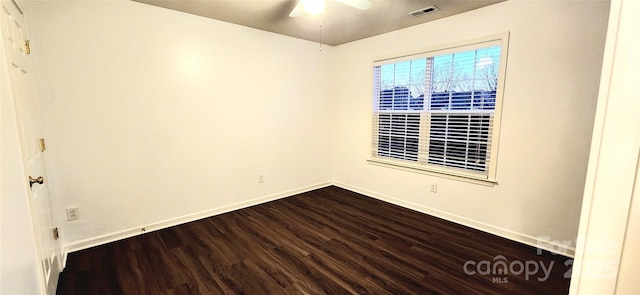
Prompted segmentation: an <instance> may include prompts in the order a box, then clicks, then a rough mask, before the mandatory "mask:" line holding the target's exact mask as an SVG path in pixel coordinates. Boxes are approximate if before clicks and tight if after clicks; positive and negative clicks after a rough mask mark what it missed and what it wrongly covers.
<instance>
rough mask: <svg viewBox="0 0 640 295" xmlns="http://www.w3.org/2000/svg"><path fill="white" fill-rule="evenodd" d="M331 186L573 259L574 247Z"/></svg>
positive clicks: (356, 189) (343, 185) (358, 189)
mask: <svg viewBox="0 0 640 295" xmlns="http://www.w3.org/2000/svg"><path fill="white" fill-rule="evenodd" d="M333 185H335V186H337V187H341V188H343V189H346V190H350V191H353V192H357V193H359V194H363V195H365V196H368V197H371V198H375V199H378V200H381V201H385V202H388V203H391V204H394V205H398V206H401V207H405V208H409V209H412V210H415V211H418V212H421V213H425V214H428V215H431V216H435V217H438V218H441V219H444V220H447V221H451V222H454V223H457V224H461V225H464V226H468V227H470V228H474V229H477V230H481V231H483V232H487V233H490V234H494V235H496V236H500V237H503V238H506V239H509V240H512V241H516V242H519V243H522V244H525V245H529V246H533V247H536V248H538V249H543V250H546V251H549V252H553V253H556V254H562V255H565V256H568V257H571V258H573V257H574V256H575V252H576V249H575V248H574V247H570V246H567V245H564V244H561V243H556V242H552V241H549V240H542V239H539V238H536V237H533V236H530V235H526V234H522V233H518V232H515V231H512V230H509V229H505V228H501V227H498V226H493V225H490V224H486V223H483V222H479V221H476V220H473V219H470V218H466V217H463V216H459V215H455V214H451V213H448V212H445V211H442V210H437V209H434V208H430V207H426V206H423V205H420V204H416V203H413V202H408V201H405V200H401V199H398V198H394V197H391V196H388V195H385V194H382V193H378V192H375V191H371V190H368V189H364V188H361V187H357V186H353V185H350V184H346V183H342V182H339V181H333Z"/></svg>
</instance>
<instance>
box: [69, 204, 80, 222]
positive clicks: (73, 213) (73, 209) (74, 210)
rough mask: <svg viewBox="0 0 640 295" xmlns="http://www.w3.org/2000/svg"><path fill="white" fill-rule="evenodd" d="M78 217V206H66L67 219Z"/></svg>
mask: <svg viewBox="0 0 640 295" xmlns="http://www.w3.org/2000/svg"><path fill="white" fill-rule="evenodd" d="M76 219H80V208H78V206H75V207H69V208H67V221H71V220H76Z"/></svg>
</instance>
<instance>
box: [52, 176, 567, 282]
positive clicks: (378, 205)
mask: <svg viewBox="0 0 640 295" xmlns="http://www.w3.org/2000/svg"><path fill="white" fill-rule="evenodd" d="M568 260H569V258H567V257H564V256H560V255H553V254H550V253H548V252H544V253H542V254H540V255H538V253H537V250H536V249H535V248H533V247H530V246H526V245H523V244H519V243H516V242H513V241H509V240H507V239H503V238H500V237H497V236H494V235H491V234H487V233H484V232H481V231H478V230H474V229H471V228H468V227H464V226H461V225H458V224H454V223H451V222H448V221H444V220H441V219H438V218H434V217H431V216H429V215H425V214H421V213H418V212H415V211H412V210H408V209H405V208H401V207H398V206H395V205H391V204H388V203H385V202H382V201H378V200H375V199H372V198H368V197H365V196H362V195H359V194H357V193H354V192H350V191H347V190H343V189H340V188H337V187H328V188H323V189H319V190H315V191H311V192H308V193H304V194H300V195H296V196H293V197H289V198H285V199H281V200H277V201H273V202H269V203H266V204H261V205H258V206H254V207H250V208H246V209H241V210H237V211H233V212H230V213H226V214H222V215H218V216H214V217H210V218H206V219H202V220H199V221H195V222H191V223H188V224H184V225H180V226H175V227H172V228H168V229H164V230H160V231H155V232H150V233H146V234H144V235H141V236H137V237H133V238H129V239H126V240H122V241H118V242H114V243H110V244H107V245H102V246H98V247H95V248H91V249H87V250H83V251H78V252H74V253H71V254H69V257H68V261H67V267H66V269H65V270H64V272H63V273H62V274H61V276H60V281H59V286H58V294H82V295H86V294H567V293H568V288H569V279H568V278H565V272H567V271H568V270H569V268H570V263H566V262H567V261H568ZM565 263H566V264H565ZM567 265H569V266H567ZM505 266H506V267H505ZM549 269H550V270H551V271H550V274H549V275H548V276H546V272H545V271H548V270H549ZM500 271H502V272H500ZM505 271H506V274H505ZM514 273H516V274H517V273H519V274H518V275H516V274H514Z"/></svg>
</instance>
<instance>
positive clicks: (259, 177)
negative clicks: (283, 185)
mask: <svg viewBox="0 0 640 295" xmlns="http://www.w3.org/2000/svg"><path fill="white" fill-rule="evenodd" d="M263 182H264V175H258V183H263Z"/></svg>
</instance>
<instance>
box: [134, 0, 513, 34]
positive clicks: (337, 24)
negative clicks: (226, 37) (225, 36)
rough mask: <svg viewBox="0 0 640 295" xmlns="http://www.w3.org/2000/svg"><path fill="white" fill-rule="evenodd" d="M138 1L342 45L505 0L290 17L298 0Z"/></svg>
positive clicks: (379, 1)
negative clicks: (421, 13) (424, 11)
mask: <svg viewBox="0 0 640 295" xmlns="http://www.w3.org/2000/svg"><path fill="white" fill-rule="evenodd" d="M134 1H136V2H141V3H146V4H150V5H154V6H159V7H164V8H168V9H173V10H177V11H182V12H186V13H190V14H195V15H200V16H204V17H208V18H212V19H216V20H221V21H225V22H230V23H235V24H238V25H243V26H247V27H252V28H256V29H260V30H265V31H269V32H274V33H278V34H283V35H287V36H291V37H295V38H300V39H305V40H309V41H314V42H322V43H324V44H329V45H340V44H343V43H347V42H351V41H355V40H359V39H363V38H367V37H371V36H375V35H379V34H383V33H387V32H391V31H395V30H398V29H402V28H406V27H410V26H413V25H417V24H421V23H425V22H428V21H432V20H436V19H439V18H443V17H447V16H450V15H454V14H458V13H462V12H465V11H469V10H473V9H476V8H480V7H483V6H487V5H491V4H494V3H498V2H502V1H505V0H373V1H372V2H373V5H372V6H371V8H370V9H368V10H364V11H362V10H358V9H355V8H352V7H350V6H347V5H345V4H342V3H338V2H335V1H332V0H327V5H326V9H325V11H324V13H322V14H320V15H318V16H312V15H306V14H305V15H303V16H301V17H297V18H291V17H289V12H291V10H292V9H293V7H294V6H295V5H296V3H297V0H134ZM430 5H435V6H437V7H438V8H439V9H440V10H439V11H436V12H434V13H430V14H427V15H424V16H421V17H417V18H413V17H410V16H408V15H407V14H408V13H409V12H411V11H414V10H418V9H421V8H425V7H427V6H430ZM320 23H322V28H320Z"/></svg>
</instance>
